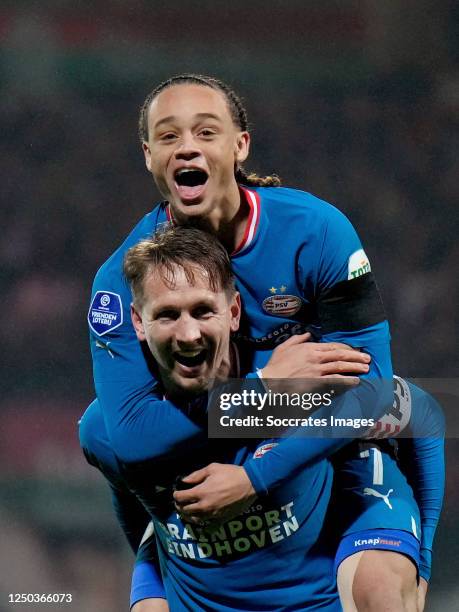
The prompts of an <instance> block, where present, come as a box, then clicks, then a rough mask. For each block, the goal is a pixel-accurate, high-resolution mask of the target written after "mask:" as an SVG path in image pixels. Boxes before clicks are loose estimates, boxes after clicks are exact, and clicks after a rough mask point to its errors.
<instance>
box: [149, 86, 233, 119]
mask: <svg viewBox="0 0 459 612" xmlns="http://www.w3.org/2000/svg"><path fill="white" fill-rule="evenodd" d="M198 113H206V114H212V115H216V116H217V117H219V118H221V119H222V120H229V121H231V122H232V119H231V114H230V111H229V108H228V104H227V101H226V98H225V96H224V94H223V93H222V92H220V91H217V90H216V89H212V88H211V87H206V86H205V85H197V84H182V85H173V86H172V87H167V88H166V89H164V90H163V91H162V92H161V93H160V94H158V95H157V96H156V98H155V99H154V100H153V101H152V103H151V104H150V109H149V112H148V121H149V125H150V127H154V126H155V124H156V123H157V122H158V121H162V120H164V119H165V118H167V117H174V118H176V119H186V118H189V117H194V116H195V115H197V114H198Z"/></svg>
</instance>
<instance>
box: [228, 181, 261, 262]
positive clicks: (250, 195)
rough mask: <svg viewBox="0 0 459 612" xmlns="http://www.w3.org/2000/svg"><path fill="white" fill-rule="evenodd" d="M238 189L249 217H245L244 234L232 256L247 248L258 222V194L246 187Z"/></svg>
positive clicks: (255, 231) (253, 236)
mask: <svg viewBox="0 0 459 612" xmlns="http://www.w3.org/2000/svg"><path fill="white" fill-rule="evenodd" d="M239 189H240V190H241V193H242V195H243V196H244V197H245V200H246V202H247V204H248V205H249V209H250V212H249V218H248V219H247V225H246V226H245V231H244V235H243V237H242V240H241V242H240V243H239V244H238V246H237V247H236V248H235V249H234V251H233V252H232V253H231V256H232V257H233V256H234V255H240V254H241V253H243V252H244V251H246V250H247V249H248V248H249V246H250V245H251V244H252V242H253V240H254V238H255V235H256V233H257V229H258V224H259V222H260V196H259V195H258V193H257V192H256V191H252V190H251V189H247V188H246V187H241V186H240V187H239Z"/></svg>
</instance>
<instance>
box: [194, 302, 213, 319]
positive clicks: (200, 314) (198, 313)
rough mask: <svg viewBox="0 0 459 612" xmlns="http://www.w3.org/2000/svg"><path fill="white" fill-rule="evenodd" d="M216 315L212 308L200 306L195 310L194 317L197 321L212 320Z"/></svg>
mask: <svg viewBox="0 0 459 612" xmlns="http://www.w3.org/2000/svg"><path fill="white" fill-rule="evenodd" d="M214 314H215V311H214V309H213V308H211V307H210V306H204V305H203V306H198V308H195V309H194V310H193V317H194V318H195V319H210V317H211V316H212V315H214Z"/></svg>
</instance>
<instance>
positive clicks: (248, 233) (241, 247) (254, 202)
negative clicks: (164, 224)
mask: <svg viewBox="0 0 459 612" xmlns="http://www.w3.org/2000/svg"><path fill="white" fill-rule="evenodd" d="M240 189H241V191H242V193H243V194H244V195H245V199H246V201H247V204H248V205H249V208H250V212H249V218H248V219H247V225H246V227H245V230H244V235H243V237H242V240H241V242H240V243H239V244H238V246H237V247H236V249H235V250H234V251H233V252H232V253H231V255H236V253H237V254H238V255H239V253H242V251H245V249H247V248H248V246H249V244H251V242H252V240H253V239H254V237H255V234H256V232H257V228H258V223H259V221H260V196H259V195H258V193H255V191H250V189H246V188H245V187H241V188H240ZM166 217H167V220H168V221H169V223H171V224H172V225H174V226H176V225H177V222H176V221H175V219H174V217H173V215H172V211H171V205H170V204H168V205H167V206H166Z"/></svg>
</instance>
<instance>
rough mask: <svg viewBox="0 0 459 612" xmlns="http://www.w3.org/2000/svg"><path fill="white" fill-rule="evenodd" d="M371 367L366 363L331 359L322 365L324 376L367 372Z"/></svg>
mask: <svg viewBox="0 0 459 612" xmlns="http://www.w3.org/2000/svg"><path fill="white" fill-rule="evenodd" d="M369 369H370V368H369V366H368V364H366V363H354V362H352V361H331V362H328V363H323V364H322V365H321V371H322V376H333V375H334V374H344V375H346V374H367V373H368V370H369Z"/></svg>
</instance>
